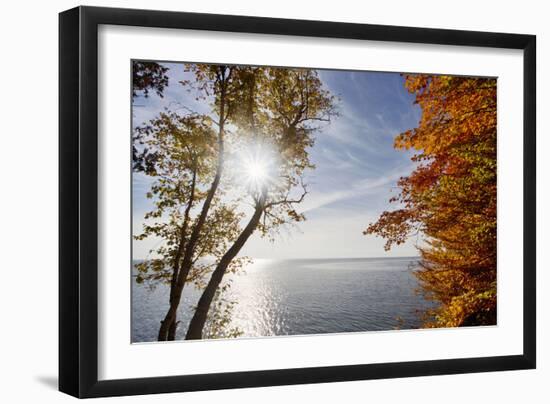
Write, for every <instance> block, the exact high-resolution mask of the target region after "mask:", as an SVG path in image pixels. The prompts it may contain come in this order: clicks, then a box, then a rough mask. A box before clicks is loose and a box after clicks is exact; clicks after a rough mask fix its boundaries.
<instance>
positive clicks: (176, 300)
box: [158, 77, 227, 341]
mask: <svg viewBox="0 0 550 404" xmlns="http://www.w3.org/2000/svg"><path fill="white" fill-rule="evenodd" d="M224 80H227V77H226V78H224ZM226 90H227V81H224V83H222V85H221V89H220V107H219V108H220V111H219V122H218V127H219V130H218V162H217V165H216V175H215V176H214V180H213V181H212V184H211V185H210V189H209V190H208V194H207V195H206V199H205V200H204V203H203V205H202V209H201V213H200V215H199V218H198V220H197V223H196V224H195V226H194V227H193V231H192V233H191V236H190V237H189V241H188V242H187V245H186V247H185V253H184V255H183V261H182V263H181V267H180V269H179V273H178V277H177V281H176V283H175V285H174V287H173V288H171V293H170V308H169V309H168V312H167V313H166V316H165V317H164V320H162V321H161V325H160V329H159V335H158V340H159V341H173V339H169V334H170V333H169V332H168V331H169V329H170V327H171V326H172V324H173V323H174V327H175V326H176V324H175V322H176V313H177V309H178V306H179V304H180V300H181V295H182V292H183V287H184V285H185V281H186V280H187V276H188V275H189V271H190V270H191V267H192V265H193V255H194V253H195V247H196V245H197V242H198V241H199V236H200V233H201V230H202V227H203V225H204V222H205V221H206V217H207V216H208V211H209V209H210V205H211V204H212V200H213V199H214V195H215V194H216V191H217V190H218V186H219V184H220V179H221V176H222V171H223V161H224V156H223V153H224V147H223V146H224V145H223V135H224V124H225V119H226V116H225V115H226V113H225V103H226ZM174 335H175V332H174Z"/></svg>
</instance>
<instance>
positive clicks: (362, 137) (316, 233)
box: [133, 64, 420, 259]
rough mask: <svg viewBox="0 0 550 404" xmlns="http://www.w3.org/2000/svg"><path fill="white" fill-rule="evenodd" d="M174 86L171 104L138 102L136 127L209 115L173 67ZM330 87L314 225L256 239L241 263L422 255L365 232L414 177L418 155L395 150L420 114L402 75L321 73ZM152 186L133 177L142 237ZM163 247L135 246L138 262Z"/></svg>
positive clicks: (314, 190) (317, 158)
mask: <svg viewBox="0 0 550 404" xmlns="http://www.w3.org/2000/svg"><path fill="white" fill-rule="evenodd" d="M166 66H167V67H169V68H170V70H169V73H168V74H169V86H168V87H167V88H166V90H165V94H164V98H160V97H158V96H157V95H156V94H150V96H149V97H148V98H143V97H136V98H135V100H134V109H133V111H134V125H139V124H140V123H142V122H145V121H147V120H149V119H151V118H153V117H154V116H155V115H156V114H158V113H159V112H160V111H162V110H163V108H164V107H169V108H171V109H175V108H178V106H180V105H185V106H186V107H189V108H191V109H193V110H195V111H197V112H205V113H206V112H208V109H209V107H208V106H207V105H205V103H204V101H203V102H202V103H198V102H196V101H195V99H194V97H193V96H192V95H191V94H189V93H187V92H186V91H184V90H183V87H182V86H181V85H180V84H179V81H180V80H182V79H183V78H184V77H185V76H184V73H183V67H182V66H181V65H178V64H166ZM319 75H320V77H321V80H322V81H323V84H324V86H325V87H326V88H327V89H328V90H330V91H331V92H332V93H333V94H335V95H337V96H338V97H339V102H338V105H337V107H338V111H339V116H338V117H337V118H335V119H334V120H333V121H332V122H331V123H330V124H328V125H326V126H324V127H323V128H321V130H319V131H318V132H317V134H316V136H315V138H316V141H315V145H314V147H313V148H312V149H311V150H310V156H311V159H312V161H313V163H314V164H315V166H316V169H315V170H312V171H310V172H309V173H308V174H307V176H306V180H307V183H308V184H309V186H308V191H309V193H308V195H307V196H306V199H305V201H304V202H303V203H302V204H301V205H300V208H299V209H297V210H299V211H302V212H305V215H306V218H307V220H306V221H305V222H303V223H300V224H299V225H297V226H292V227H289V228H285V229H283V230H282V231H281V232H280V234H279V235H278V236H277V237H276V239H275V241H274V242H269V241H267V240H266V239H262V238H261V237H259V235H257V234H254V235H253V236H252V237H251V238H250V239H249V241H248V243H247V244H246V245H245V247H244V248H243V251H242V255H248V256H250V257H254V258H274V259H280V258H313V257H318V258H339V257H379V256H411V255H417V252H416V249H415V247H414V244H415V242H416V240H409V241H408V242H407V243H405V244H404V245H402V246H399V247H397V248H396V247H394V248H393V249H392V250H391V251H390V252H389V253H388V252H385V251H384V249H383V244H384V241H383V240H382V239H380V238H377V237H374V236H364V235H363V234H362V231H363V230H364V229H365V228H366V227H367V226H368V224H369V223H370V222H372V221H375V220H376V218H377V217H378V216H379V215H380V213H381V212H382V211H384V210H387V209H392V208H395V206H392V205H390V204H389V203H388V200H389V198H390V197H391V196H392V195H395V194H396V193H397V188H396V182H397V180H398V179H399V177H400V176H403V175H407V174H408V173H410V172H411V170H412V169H413V167H414V166H413V164H412V162H411V161H410V157H411V153H410V152H405V151H402V150H395V149H394V148H393V139H394V137H395V136H396V135H397V134H399V133H401V132H403V131H405V130H407V129H410V128H413V127H415V126H417V124H418V120H419V118H420V108H419V107H418V106H417V105H414V104H413V101H414V97H413V96H412V95H411V94H409V93H408V92H407V91H406V89H405V88H404V85H403V83H404V79H403V77H401V76H400V75H399V74H398V73H381V72H357V71H356V72H350V71H334V70H320V71H319ZM149 186H150V181H149V180H148V179H147V178H145V177H143V176H142V175H134V193H133V203H134V205H133V209H134V210H133V215H134V218H133V224H134V233H136V232H137V231H139V228H140V227H141V224H142V217H143V214H144V213H145V212H146V211H147V210H148V209H149V207H150V205H149V204H150V201H149V200H147V199H146V198H145V192H147V190H148V187H149ZM160 242H161V241H160V240H147V241H144V242H134V258H136V259H140V258H145V257H146V256H147V252H148V250H149V249H150V248H151V247H153V246H154V245H156V244H158V243H160Z"/></svg>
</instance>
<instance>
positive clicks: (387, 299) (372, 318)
mask: <svg viewBox="0 0 550 404" xmlns="http://www.w3.org/2000/svg"><path fill="white" fill-rule="evenodd" d="M416 260H417V258H358V259H356V258H353V259H299V260H263V259H255V260H254V263H253V264H251V265H249V266H247V268H246V271H245V272H244V273H242V274H239V275H233V276H232V285H231V288H230V289H229V291H228V295H227V297H228V298H229V299H230V300H234V301H237V304H236V306H235V309H234V312H233V316H232V323H231V326H232V327H233V326H235V327H238V328H239V329H240V330H241V331H242V332H243V335H242V336H243V337H260V336H274V335H298V334H321V333H334V332H353V331H375V330H392V329H395V328H396V327H397V326H399V328H401V329H408V328H418V327H420V325H421V320H420V313H421V312H422V311H423V310H425V309H426V308H428V307H430V305H431V303H429V302H427V301H425V300H424V299H423V298H422V296H420V295H418V294H416V293H415V289H416V288H417V287H418V283H417V281H416V278H415V277H414V275H413V273H412V272H413V271H414V269H416V266H415V263H416ZM168 293H169V287H168V286H164V285H160V286H157V287H156V288H154V289H151V288H149V287H148V286H147V285H146V284H137V283H136V282H132V341H133V342H149V341H155V340H156V336H157V332H158V328H159V325H160V320H161V319H162V318H163V316H164V315H165V314H166V310H167V308H168ZM198 298H199V292H198V291H196V290H194V288H193V286H186V290H184V294H183V297H182V301H181V304H180V309H179V313H178V320H180V321H181V324H180V326H179V328H178V335H177V337H178V338H183V337H184V334H185V331H186V329H187V324H188V322H189V321H190V319H191V315H192V307H193V306H194V305H195V304H196V302H197V300H198ZM398 319H400V320H398Z"/></svg>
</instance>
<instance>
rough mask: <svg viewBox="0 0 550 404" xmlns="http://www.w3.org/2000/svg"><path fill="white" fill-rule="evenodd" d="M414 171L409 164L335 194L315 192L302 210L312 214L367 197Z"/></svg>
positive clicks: (364, 180) (350, 185)
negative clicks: (335, 204) (326, 207)
mask: <svg viewBox="0 0 550 404" xmlns="http://www.w3.org/2000/svg"><path fill="white" fill-rule="evenodd" d="M413 169H414V165H413V164H409V165H407V166H406V167H399V168H398V169H395V170H393V171H392V172H390V173H388V174H387V175H385V176H382V177H376V178H364V179H361V180H358V181H355V182H353V183H351V184H346V187H345V188H342V189H340V190H336V191H333V192H325V193H321V192H315V191H313V192H312V193H311V194H310V195H308V197H307V198H306V199H305V200H304V202H303V204H302V205H301V209H300V210H301V211H302V212H304V213H305V212H311V211H313V210H315V209H318V208H321V207H323V206H327V205H331V204H333V203H336V202H340V201H344V200H348V199H353V198H357V197H361V196H364V195H367V194H369V193H371V192H373V191H376V190H377V189H379V188H381V187H384V186H387V185H395V184H396V182H397V180H398V179H399V178H400V177H402V176H405V175H407V174H409V173H410V172H411V171H412V170H413Z"/></svg>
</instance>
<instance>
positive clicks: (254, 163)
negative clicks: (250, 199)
mask: <svg viewBox="0 0 550 404" xmlns="http://www.w3.org/2000/svg"><path fill="white" fill-rule="evenodd" d="M238 166H239V169H238V171H239V177H240V178H241V180H242V181H243V183H244V185H245V186H246V187H247V188H248V190H249V191H251V192H253V193H256V192H260V191H261V190H262V189H264V188H266V187H269V186H270V185H271V184H273V182H274V181H275V171H276V167H277V164H276V159H275V153H273V151H272V149H271V148H269V147H267V146H266V145H254V146H253V147H246V148H244V149H243V150H242V151H241V153H239V162H238Z"/></svg>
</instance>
